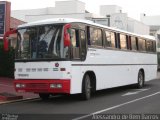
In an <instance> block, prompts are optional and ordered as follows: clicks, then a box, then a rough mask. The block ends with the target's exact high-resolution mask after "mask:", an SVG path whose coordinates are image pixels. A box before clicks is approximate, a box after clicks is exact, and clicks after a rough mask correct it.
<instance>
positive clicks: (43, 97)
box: [39, 93, 50, 100]
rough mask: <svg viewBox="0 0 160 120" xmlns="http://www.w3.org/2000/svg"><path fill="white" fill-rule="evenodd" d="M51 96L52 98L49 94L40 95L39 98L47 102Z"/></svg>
mask: <svg viewBox="0 0 160 120" xmlns="http://www.w3.org/2000/svg"><path fill="white" fill-rule="evenodd" d="M49 96H50V94H48V93H39V97H40V98H41V99H42V100H47V99H49Z"/></svg>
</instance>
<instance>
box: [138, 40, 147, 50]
mask: <svg viewBox="0 0 160 120" xmlns="http://www.w3.org/2000/svg"><path fill="white" fill-rule="evenodd" d="M138 48H139V51H146V40H144V39H141V38H140V39H139V40H138Z"/></svg>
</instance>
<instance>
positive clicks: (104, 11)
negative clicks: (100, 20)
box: [100, 5, 122, 17]
mask: <svg viewBox="0 0 160 120" xmlns="http://www.w3.org/2000/svg"><path fill="white" fill-rule="evenodd" d="M121 11H122V8H121V7H119V6H117V5H101V6H100V15H102V16H105V17H106V15H111V14H115V13H120V12H121Z"/></svg>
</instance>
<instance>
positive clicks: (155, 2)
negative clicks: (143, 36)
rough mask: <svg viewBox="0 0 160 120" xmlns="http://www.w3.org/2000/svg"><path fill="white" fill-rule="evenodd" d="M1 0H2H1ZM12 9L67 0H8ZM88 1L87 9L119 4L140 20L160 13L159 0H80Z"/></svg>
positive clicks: (51, 4)
mask: <svg viewBox="0 0 160 120" xmlns="http://www.w3.org/2000/svg"><path fill="white" fill-rule="evenodd" d="M0 1H1V0H0ZM7 1H10V2H11V9H12V10H20V9H36V8H45V7H54V6H55V1H65V0H7ZM79 1H82V2H84V3H86V10H87V11H89V12H91V13H96V14H99V7H100V5H118V6H120V7H122V12H124V13H128V16H129V17H132V18H134V19H137V20H140V14H141V13H145V14H146V15H148V16H150V15H151V16H153V15H160V5H159V3H160V1H159V0H79Z"/></svg>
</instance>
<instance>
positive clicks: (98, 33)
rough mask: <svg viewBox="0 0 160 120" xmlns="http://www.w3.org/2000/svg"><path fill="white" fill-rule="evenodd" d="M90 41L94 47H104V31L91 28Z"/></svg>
mask: <svg viewBox="0 0 160 120" xmlns="http://www.w3.org/2000/svg"><path fill="white" fill-rule="evenodd" d="M90 40H91V45H92V46H97V47H102V30H101V29H99V28H93V27H90Z"/></svg>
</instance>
